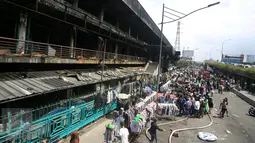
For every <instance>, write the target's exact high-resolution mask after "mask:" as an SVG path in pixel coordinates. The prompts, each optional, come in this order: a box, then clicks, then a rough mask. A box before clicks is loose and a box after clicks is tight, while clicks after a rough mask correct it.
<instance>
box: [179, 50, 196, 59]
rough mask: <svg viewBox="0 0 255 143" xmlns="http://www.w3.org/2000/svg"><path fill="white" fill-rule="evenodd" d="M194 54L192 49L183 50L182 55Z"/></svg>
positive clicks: (190, 56) (189, 55)
mask: <svg viewBox="0 0 255 143" xmlns="http://www.w3.org/2000/svg"><path fill="white" fill-rule="evenodd" d="M193 56H194V51H193V50H183V51H182V57H187V58H192V57H193Z"/></svg>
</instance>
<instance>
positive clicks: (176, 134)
mask: <svg viewBox="0 0 255 143" xmlns="http://www.w3.org/2000/svg"><path fill="white" fill-rule="evenodd" d="M172 132H173V130H172V129H170V133H172ZM173 136H174V137H176V138H179V134H178V133H177V132H175V133H174V134H173Z"/></svg>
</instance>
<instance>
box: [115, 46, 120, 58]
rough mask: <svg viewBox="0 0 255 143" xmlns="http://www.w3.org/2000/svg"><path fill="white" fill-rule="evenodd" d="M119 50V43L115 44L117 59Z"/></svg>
mask: <svg viewBox="0 0 255 143" xmlns="http://www.w3.org/2000/svg"><path fill="white" fill-rule="evenodd" d="M118 51H119V45H118V44H117V43H116V44H115V59H117V58H118Z"/></svg>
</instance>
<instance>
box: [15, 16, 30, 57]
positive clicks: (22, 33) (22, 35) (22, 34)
mask: <svg viewBox="0 0 255 143" xmlns="http://www.w3.org/2000/svg"><path fill="white" fill-rule="evenodd" d="M18 29H19V30H18V34H17V37H18V39H19V40H21V41H18V45H17V48H16V53H18V54H24V53H25V46H26V43H25V42H24V41H25V40H26V32H27V15H26V14H23V13H21V14H20V20H19V24H18Z"/></svg>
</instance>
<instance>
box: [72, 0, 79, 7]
mask: <svg viewBox="0 0 255 143" xmlns="http://www.w3.org/2000/svg"><path fill="white" fill-rule="evenodd" d="M78 3H79V0H74V1H73V7H75V8H78Z"/></svg>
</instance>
